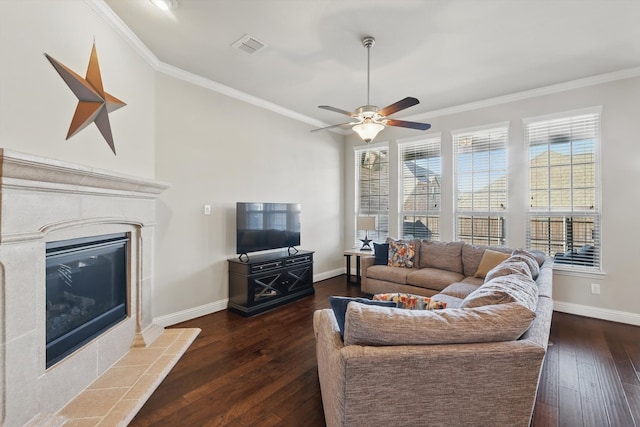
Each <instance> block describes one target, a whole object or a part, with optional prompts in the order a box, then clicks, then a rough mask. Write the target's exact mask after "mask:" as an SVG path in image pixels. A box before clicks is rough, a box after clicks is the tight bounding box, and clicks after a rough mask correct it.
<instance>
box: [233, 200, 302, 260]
mask: <svg viewBox="0 0 640 427" xmlns="http://www.w3.org/2000/svg"><path fill="white" fill-rule="evenodd" d="M236 239H237V240H236V253H238V254H240V255H242V254H248V253H250V252H258V251H266V250H269V249H279V248H294V247H295V246H299V245H300V204H299V203H257V202H251V203H250V202H238V203H236Z"/></svg>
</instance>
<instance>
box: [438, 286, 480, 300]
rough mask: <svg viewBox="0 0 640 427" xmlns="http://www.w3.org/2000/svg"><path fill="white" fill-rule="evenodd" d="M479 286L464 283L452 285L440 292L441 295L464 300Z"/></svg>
mask: <svg viewBox="0 0 640 427" xmlns="http://www.w3.org/2000/svg"><path fill="white" fill-rule="evenodd" d="M479 287H480V285H474V284H471V283H465V282H456V283H452V284H450V285H449V286H447V287H446V288H444V289H443V290H442V292H440V293H441V294H445V295H451V296H452V297H456V298H461V299H464V298H465V297H466V296H467V295H469V294H470V293H471V292H473V291H475V290H476V289H478V288H479Z"/></svg>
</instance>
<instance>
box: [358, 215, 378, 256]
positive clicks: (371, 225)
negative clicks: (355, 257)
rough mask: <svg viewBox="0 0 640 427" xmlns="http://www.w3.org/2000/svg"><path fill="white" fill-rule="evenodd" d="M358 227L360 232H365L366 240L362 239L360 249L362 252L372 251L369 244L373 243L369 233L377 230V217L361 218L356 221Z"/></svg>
mask: <svg viewBox="0 0 640 427" xmlns="http://www.w3.org/2000/svg"><path fill="white" fill-rule="evenodd" d="M356 225H357V227H358V230H365V232H364V239H360V241H361V242H362V247H361V248H360V250H361V251H370V250H371V246H369V243H370V242H371V239H369V236H368V233H367V232H368V231H369V230H375V229H376V217H374V216H359V217H358V220H357V221H356Z"/></svg>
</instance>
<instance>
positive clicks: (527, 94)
mask: <svg viewBox="0 0 640 427" xmlns="http://www.w3.org/2000/svg"><path fill="white" fill-rule="evenodd" d="M638 76H640V67H635V68H627V69H625V70H619V71H613V72H611V73H605V74H598V75H595V76H590V77H584V78H582V79H578V80H571V81H568V82H563V83H557V84H554V85H549V86H543V87H539V88H536V89H530V90H525V91H522V92H515V93H511V94H509V95H503V96H496V97H494V98H488V99H484V100H482V101H476V102H470V103H467V104H461V105H455V106H452V107H447V108H442V109H440V110H434V111H430V112H427V113H420V114H415V115H413V116H409V117H406V118H405V119H403V120H425V119H430V118H434V117H441V116H448V115H450V114H457V113H464V112H466V111H471V110H478V109H480V108H487V107H493V106H496V105H501V104H508V103H510V102H516V101H522V100H525V99H530V98H536V97H538V96H544V95H552V94H555V93H560V92H566V91H569V90H573V89H580V88H583V87H588V86H595V85H598V84H603V83H609V82H613V81H616V80H624V79H630V78H633V77H638Z"/></svg>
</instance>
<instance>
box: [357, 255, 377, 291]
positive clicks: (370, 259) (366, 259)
mask: <svg viewBox="0 0 640 427" xmlns="http://www.w3.org/2000/svg"><path fill="white" fill-rule="evenodd" d="M375 260H376V257H375V256H363V257H360V280H361V286H364V287H366V285H365V283H366V282H367V269H368V268H369V267H371V266H372V265H373V263H374V262H375Z"/></svg>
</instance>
